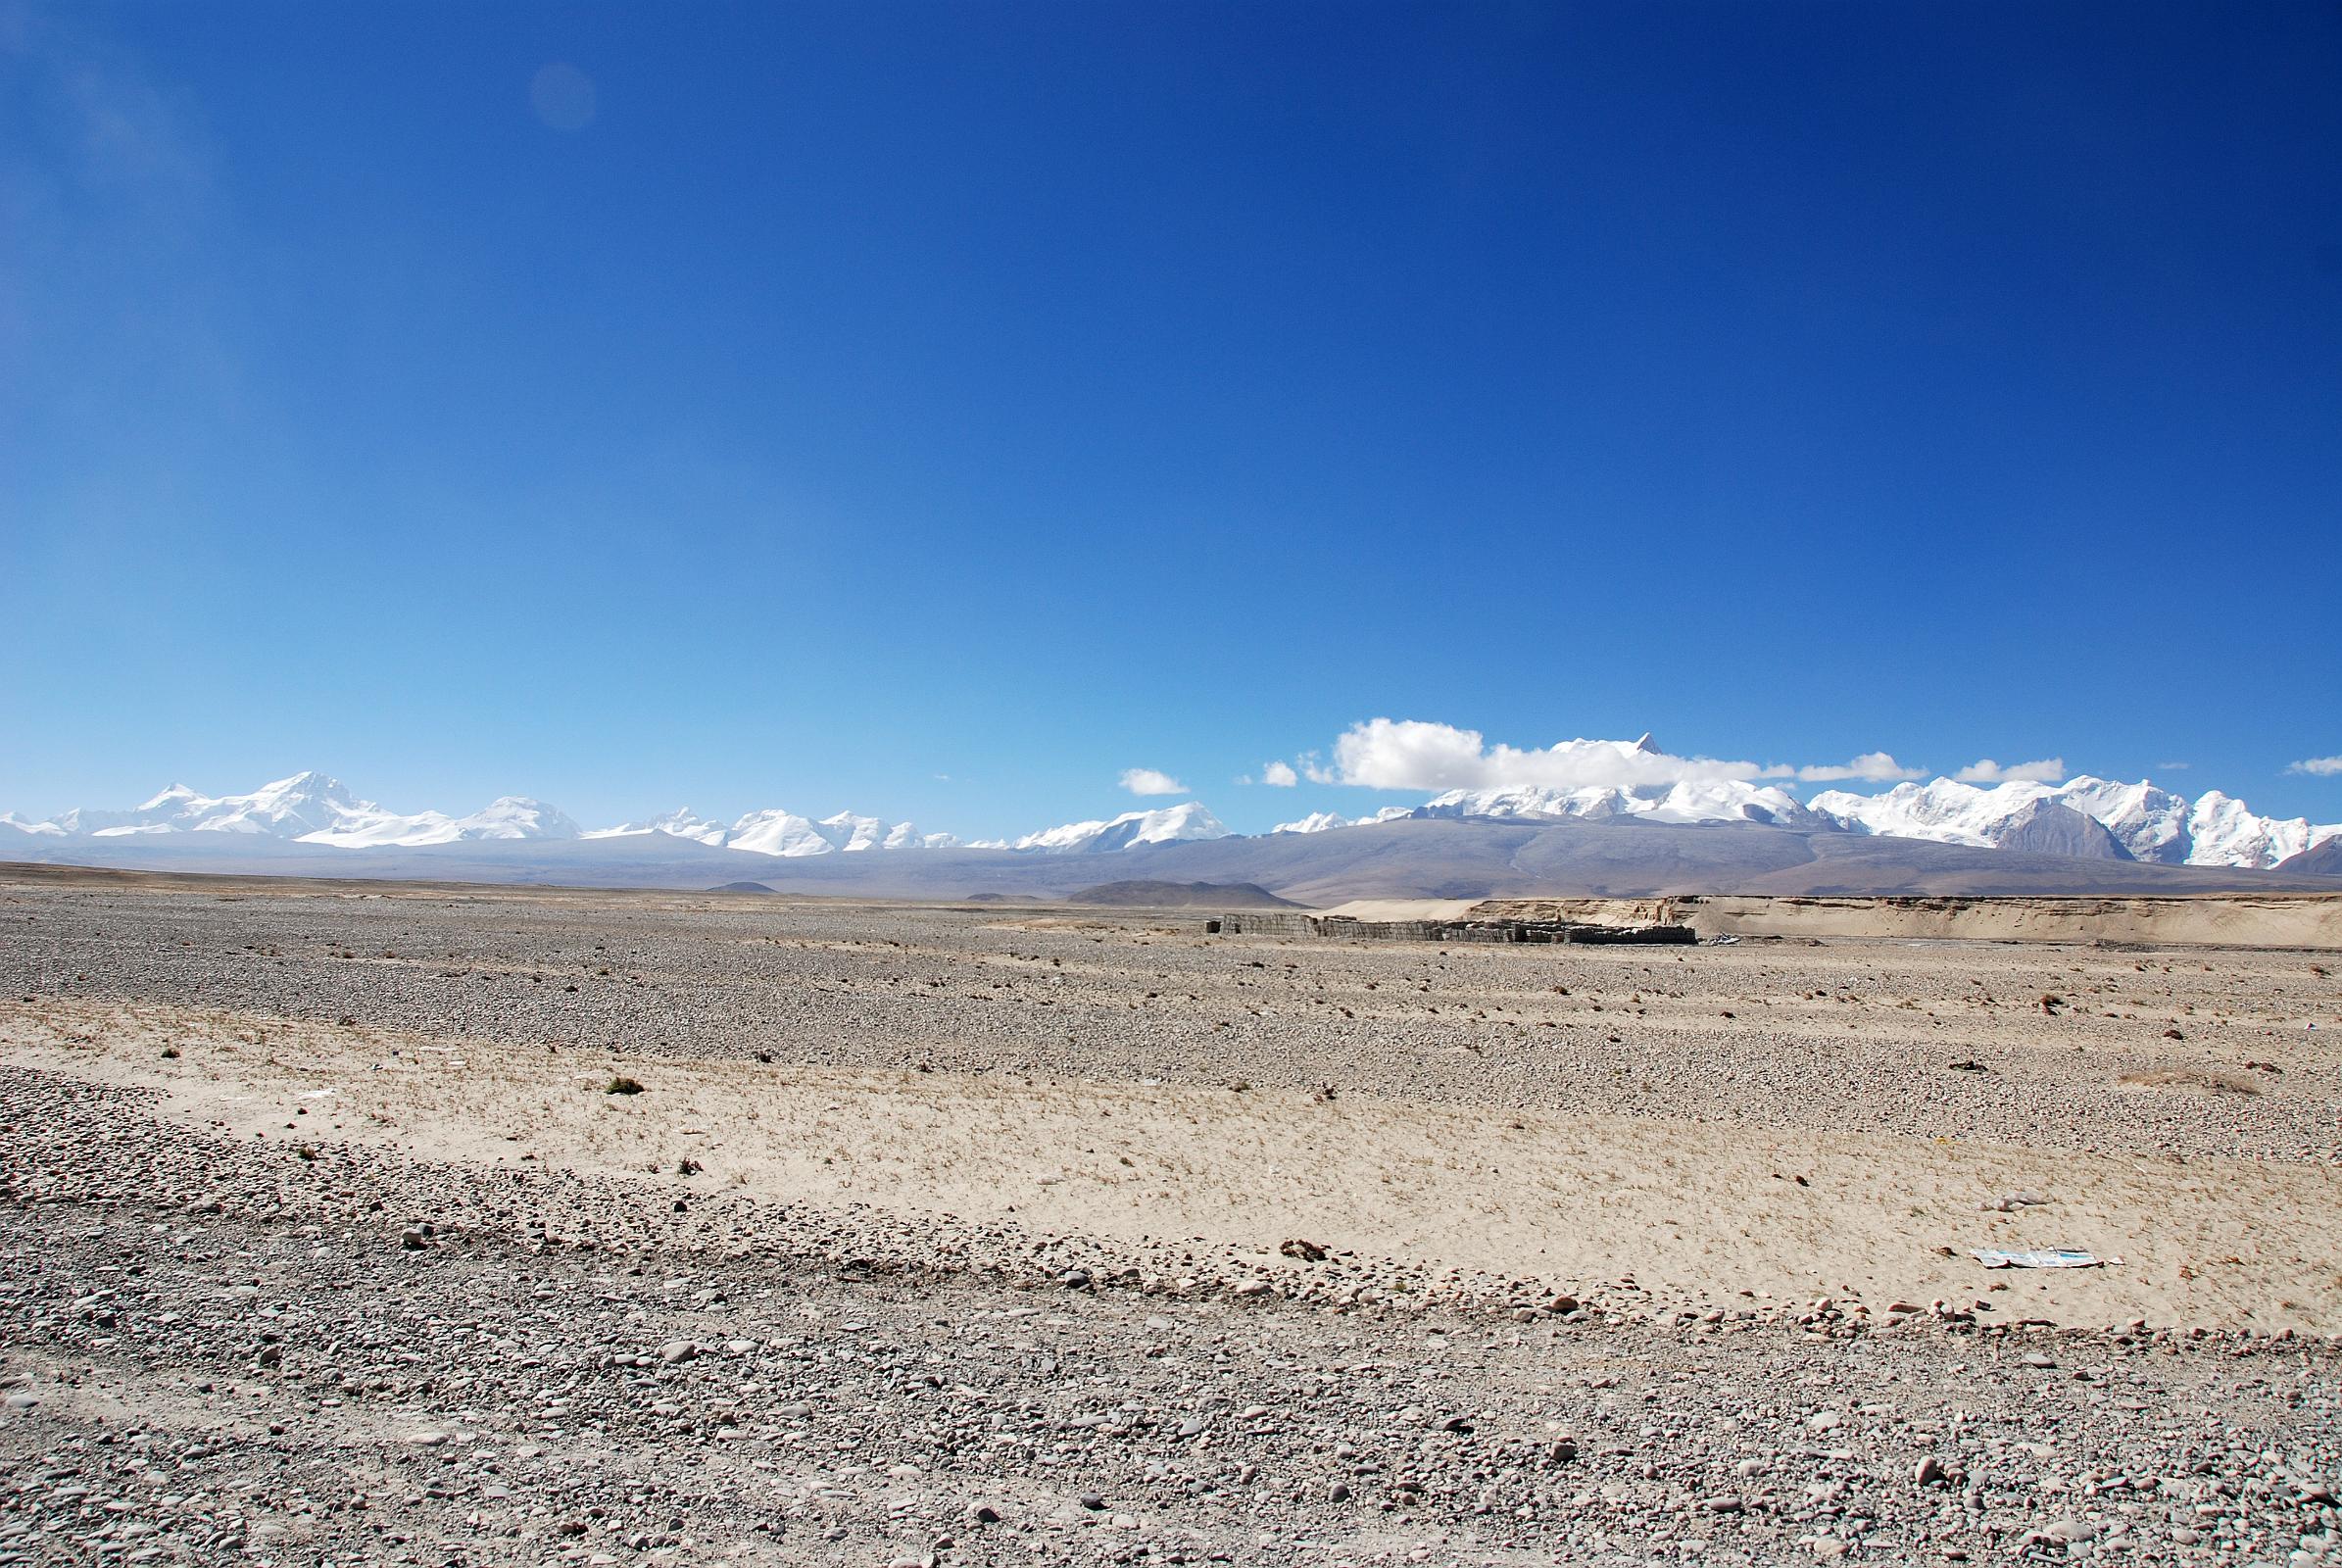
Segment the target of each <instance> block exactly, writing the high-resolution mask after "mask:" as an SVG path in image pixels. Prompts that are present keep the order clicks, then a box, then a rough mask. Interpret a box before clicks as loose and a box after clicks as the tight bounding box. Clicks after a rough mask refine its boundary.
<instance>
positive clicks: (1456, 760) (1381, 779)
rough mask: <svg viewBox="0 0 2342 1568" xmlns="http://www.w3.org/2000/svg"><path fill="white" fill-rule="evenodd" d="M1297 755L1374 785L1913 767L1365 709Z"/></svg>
mask: <svg viewBox="0 0 2342 1568" xmlns="http://www.w3.org/2000/svg"><path fill="white" fill-rule="evenodd" d="M1304 762H1305V770H1306V771H1307V773H1308V775H1309V777H1310V779H1311V780H1313V781H1314V782H1317V783H1321V784H1353V785H1359V786H1362V787H1365V788H1368V789H1384V790H1489V789H1520V788H1541V789H1586V788H1596V789H1619V788H1626V789H1634V788H1641V787H1649V786H1667V785H1675V784H1687V783H1688V784H1707V783H1748V782H1752V781H1754V780H1758V779H1772V778H1795V779H1804V780H1808V781H1810V782H1815V783H1820V782H1825V781H1829V782H1835V781H1841V780H1847V779H1861V780H1866V781H1870V782H1876V783H1887V782H1891V781H1894V780H1898V779H1909V778H1917V777H1919V776H1920V773H1919V770H1918V769H1916V768H1908V767H1905V766H1903V765H1902V764H1901V763H1900V762H1897V761H1896V760H1894V758H1892V757H1890V756H1888V755H1887V754H1886V753H1884V752H1867V753H1865V754H1863V755H1862V756H1860V757H1857V758H1855V759H1853V760H1851V761H1847V762H1837V763H1827V764H1818V765H1812V766H1803V767H1797V766H1790V765H1788V764H1786V763H1780V762H1775V763H1764V764H1760V763H1756V762H1747V761H1732V760H1723V759H1719V758H1713V757H1678V756H1676V755H1674V754H1673V753H1670V752H1666V751H1663V750H1661V749H1660V748H1659V747H1658V746H1657V745H1655V744H1653V742H1652V740H1651V738H1650V737H1649V736H1648V735H1645V736H1644V737H1643V738H1642V739H1641V740H1639V741H1636V742H1633V743H1629V742H1626V741H1589V740H1568V741H1558V742H1556V743H1554V744H1553V745H1551V746H1546V747H1530V748H1523V747H1517V746H1508V745H1505V744H1503V743H1501V742H1499V743H1497V744H1495V745H1490V744H1488V739H1487V737H1486V736H1484V735H1482V734H1481V732H1480V731H1479V730H1476V729H1460V728H1458V727H1457V726H1455V725H1453V724H1439V723H1431V722H1427V721H1425V720H1422V719H1412V718H1395V719H1394V718H1371V719H1366V720H1363V721H1361V722H1359V723H1356V724H1352V725H1351V726H1350V727H1349V728H1348V729H1347V730H1345V731H1343V733H1342V737H1341V738H1340V739H1339V740H1337V741H1336V742H1335V743H1334V757H1333V761H1332V762H1331V763H1330V764H1321V763H1318V762H1317V761H1316V760H1314V759H1313V758H1305V759H1304Z"/></svg>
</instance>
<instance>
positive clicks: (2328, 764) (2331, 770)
mask: <svg viewBox="0 0 2342 1568" xmlns="http://www.w3.org/2000/svg"><path fill="white" fill-rule="evenodd" d="M2285 771H2286V772H2288V773H2315V774H2317V775H2318V777H2320V778H2325V777H2330V776H2331V775H2333V774H2336V773H2342V757H2305V758H2303V759H2302V760H2300V761H2298V762H2293V763H2290V764H2288V765H2287V767H2286V769H2285Z"/></svg>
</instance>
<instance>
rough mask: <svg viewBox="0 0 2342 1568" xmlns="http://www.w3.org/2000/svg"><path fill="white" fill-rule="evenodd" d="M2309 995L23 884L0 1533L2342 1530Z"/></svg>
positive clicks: (887, 1537) (84, 1547) (318, 893)
mask: <svg viewBox="0 0 2342 1568" xmlns="http://www.w3.org/2000/svg"><path fill="white" fill-rule="evenodd" d="M2338 973H2342V956H2332V955H2320V954H2318V953H2313V952H2299V951H2294V952H2285V951H2259V950H2243V949H2216V948H2187V947H2162V948H2154V947H2115V946H2104V947H2091V946H2058V945H2049V944H2019V943H1999V944H1992V943H1979V942H1911V941H1887V940H1866V939H1862V938H1859V937H1840V936H1833V937H1830V938H1829V939H1827V940H1824V941H1819V942H1808V941H1803V940H1799V941H1793V942H1792V941H1761V940H1747V941H1743V942H1741V943H1739V944H1738V945H1736V946H1729V947H1714V946H1700V947H1696V948H1605V949H1587V948H1562V947H1508V948H1483V947H1470V946H1460V945H1458V946H1449V947H1445V948H1442V947H1439V946H1435V945H1430V944H1404V943H1378V944H1361V943H1336V942H1323V941H1291V940H1282V939H1268V938H1247V937H1222V936H1206V935H1204V934H1202V928H1201V922H1200V920H1199V919H1198V918H1196V917H1194V916H1192V915H1176V914H1149V913H1146V912H1143V911H1126V910H1111V911H1096V910H1093V911H1087V912H1084V911H1077V910H1070V909H1041V908H1024V907H991V908H939V907H882V906H872V905H854V904H847V903H820V902H810V901H795V900H787V899H780V898H772V897H758V896H753V895H740V896H716V895H707V896H687V895H668V894H642V893H626V894H595V893H549V892H530V891H525V890H515V889H493V890H491V889H462V888H451V887H421V886H405V887H399V886H373V887H358V886H355V885H346V884H330V883H298V882H284V883H274V884H271V883H268V882H261V881H252V882H229V881H208V882H207V881H202V880H194V879H187V880H178V881H173V880H170V879H161V878H140V877H136V876H125V875H113V874H101V873H70V872H58V871H44V872H38V873H32V872H27V873H24V874H21V875H20V874H14V873H0V1395H4V1396H5V1406H4V1408H0V1563H13V1562H32V1563H50V1562H92V1563H97V1562H107V1563H116V1562H120V1563H136V1562H216V1561H226V1560H237V1561H266V1562H270V1563H280V1562H281V1563H317V1562H328V1561H329V1562H334V1563H344V1564H348V1563H360V1562H368V1563H371V1562H413V1563H433V1564H436V1563H466V1564H481V1565H492V1564H507V1563H536V1562H575V1563H590V1564H621V1563H622V1564H634V1563H664V1562H733V1561H737V1562H808V1563H841V1564H883V1563H893V1562H899V1561H900V1562H912V1563H917V1562H924V1561H928V1560H934V1561H937V1562H941V1563H984V1562H1019V1563H1032V1562H1044V1563H1046V1562H1058V1561H1074V1562H1109V1561H1110V1562H1124V1563H1156V1562H1207V1561H1229V1562H1242V1563H1312V1564H1336V1563H1385V1562H1431V1563H1465V1562H1471V1563H1483V1562H1486V1563H1507V1564H1510V1563H1530V1562H1538V1563H1555V1562H1561V1563H1582V1562H1619V1563H1629V1562H1634V1563H1640V1562H1650V1561H1660V1560H1666V1561H1684V1560H1690V1561H1699V1562H1706V1563H1749V1562H1759V1563H1774V1562H1814V1561H1829V1560H1835V1559H1841V1558H1843V1559H1849V1560H1853V1561H1870V1562H1880V1563H1904V1562H1947V1561H1948V1562H1963V1561H1968V1562H1979V1563H1984V1562H1991V1563H2006V1562H2031V1561H2068V1560H2077V1559H2088V1560H2095V1561H2106V1562H2116V1563H2130V1562H2139V1563H2159V1562H2207V1561H2217V1562H2266V1563H2297V1562H2313V1561H2318V1560H2322V1559H2324V1558H2325V1557H2327V1556H2328V1555H2332V1556H2334V1557H2335V1558H2336V1560H2342V1544H2338V1541H2342V1537H2338V1532H2337V1530H2336V1524H2337V1488H2342V1409H2338V1408H2337V1393H2338V1391H2342V1377H2338V1374H2342V1352H2338V1350H2337V1346H2336V1339H2335V1337H2336V1336H2337V1335H2342V1129H2338V1127H2337V1114H2338V1112H2342V979H2337V978H2336V975H2337V974H2338ZM630 1087H635V1088H638V1089H639V1092H631V1093H630V1092H615V1093H613V1092H612V1091H613V1090H618V1091H625V1090H627V1089H629V1088H630ZM2053 1247H2057V1248H2077V1249H2086V1250H2090V1251H2091V1252H2094V1253H2096V1254H2098V1255H2099V1256H2100V1257H2101V1258H2105V1259H2111V1260H2119V1261H2110V1262H2108V1263H2107V1264H2106V1265H2105V1266H2102V1267H2097V1268H2089V1269H2072V1270H2061V1271H2046V1270H2018V1269H2008V1270H1990V1269H1986V1268H1984V1267H1983V1266H1982V1265H1981V1264H1980V1263H1978V1262H1977V1261H1976V1259H1975V1258H1974V1257H1972V1256H1971V1255H1970V1250H1971V1249H1976V1248H2017V1249H2030V1248H2053Z"/></svg>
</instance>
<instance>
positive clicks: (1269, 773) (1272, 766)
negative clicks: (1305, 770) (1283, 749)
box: [1260, 762, 1301, 790]
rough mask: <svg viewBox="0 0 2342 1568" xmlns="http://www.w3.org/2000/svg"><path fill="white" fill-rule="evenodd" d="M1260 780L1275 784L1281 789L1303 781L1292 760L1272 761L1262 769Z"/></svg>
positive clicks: (1287, 788)
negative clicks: (1294, 768)
mask: <svg viewBox="0 0 2342 1568" xmlns="http://www.w3.org/2000/svg"><path fill="white" fill-rule="evenodd" d="M1260 781H1261V782H1262V783H1263V784H1274V785H1276V786H1277V788H1279V789H1281V790H1289V789H1292V788H1293V786H1294V785H1295V784H1298V783H1300V782H1301V775H1300V774H1298V773H1296V772H1294V771H1293V763H1291V762H1271V763H1269V764H1268V765H1267V766H1266V767H1264V768H1262V769H1261V770H1260Z"/></svg>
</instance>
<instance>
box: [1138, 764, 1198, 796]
mask: <svg viewBox="0 0 2342 1568" xmlns="http://www.w3.org/2000/svg"><path fill="white" fill-rule="evenodd" d="M1122 787H1123V788H1124V789H1126V790H1128V791H1130V792H1131V793H1132V794H1133V795H1185V794H1186V793H1187V790H1188V787H1187V786H1186V785H1185V784H1182V783H1181V782H1180V781H1179V780H1177V779H1175V778H1173V777H1172V776H1171V775H1170V774H1168V773H1165V772H1163V771H1161V770H1160V769H1159V768H1152V767H1126V768H1124V769H1123V770H1122Z"/></svg>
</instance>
